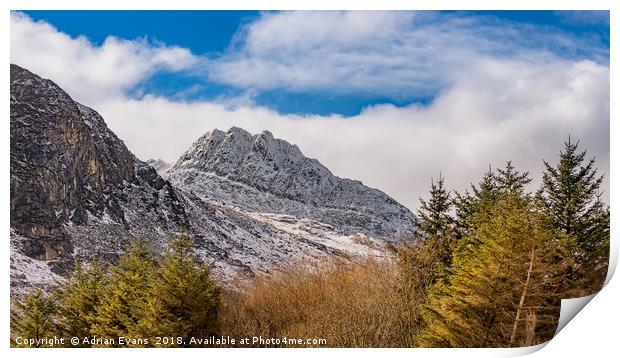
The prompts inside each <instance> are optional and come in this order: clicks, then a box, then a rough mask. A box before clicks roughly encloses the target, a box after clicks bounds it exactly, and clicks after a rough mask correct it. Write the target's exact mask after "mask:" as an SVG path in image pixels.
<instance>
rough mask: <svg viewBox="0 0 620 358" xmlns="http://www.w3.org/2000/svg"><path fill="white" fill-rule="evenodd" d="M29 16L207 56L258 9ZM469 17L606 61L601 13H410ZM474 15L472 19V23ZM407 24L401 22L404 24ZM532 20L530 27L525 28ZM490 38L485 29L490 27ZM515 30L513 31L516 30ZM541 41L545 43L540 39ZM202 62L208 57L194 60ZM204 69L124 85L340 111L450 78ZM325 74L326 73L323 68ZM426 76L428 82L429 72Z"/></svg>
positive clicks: (419, 92) (69, 30)
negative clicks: (361, 82) (364, 81)
mask: <svg viewBox="0 0 620 358" xmlns="http://www.w3.org/2000/svg"><path fill="white" fill-rule="evenodd" d="M24 13H26V14H27V15H28V16H29V17H30V18H32V19H33V20H40V21H45V22H47V23H49V24H51V25H53V26H54V27H55V28H57V29H58V30H59V31H61V32H63V33H66V34H68V35H70V36H71V37H74V38H76V37H78V36H84V37H86V38H87V39H88V40H89V41H90V42H91V43H92V44H93V45H94V46H100V45H102V44H103V43H104V41H105V39H106V38H107V37H108V36H115V37H118V38H121V39H127V40H134V39H146V40H147V41H148V42H150V43H153V44H160V43H162V44H165V45H168V46H179V47H182V48H185V49H188V50H190V51H191V53H192V54H193V55H196V56H199V57H201V58H205V59H208V60H210V61H217V60H218V59H220V58H222V57H227V56H229V57H230V54H231V53H234V52H236V51H238V50H239V47H243V46H244V43H243V42H244V39H243V36H244V35H243V32H244V28H246V27H247V26H249V25H251V24H252V23H253V22H257V21H259V20H260V19H261V16H263V15H265V13H260V12H257V11H25V12H24ZM454 18H456V19H465V20H472V19H473V20H475V22H474V23H473V24H472V25H469V26H470V28H472V29H474V30H475V27H476V26H480V28H481V29H484V31H487V32H493V31H495V30H496V29H501V28H503V27H504V26H505V25H506V24H510V26H515V27H516V28H522V30H518V31H524V32H526V31H539V32H544V33H546V34H552V35H554V36H563V37H570V38H573V39H575V40H576V41H575V44H576V45H574V46H573V45H571V46H563V45H562V44H561V43H558V42H556V41H554V40H553V37H552V36H549V37H547V38H545V39H544V40H543V42H542V43H541V41H537V40H535V39H532V41H531V42H532V43H531V44H530V43H529V41H528V39H527V38H516V39H513V38H512V37H511V36H510V35H507V36H508V37H509V40H515V44H514V46H515V48H518V49H519V50H524V49H528V47H531V48H532V49H544V50H546V51H549V52H551V53H552V54H553V55H554V56H558V57H561V58H566V59H587V58H591V59H595V60H596V61H599V62H602V63H606V62H607V63H608V53H609V14H608V13H607V12H572V11H445V12H440V13H431V12H428V13H427V14H424V15H423V16H417V17H416V18H414V19H413V20H412V22H413V21H418V22H420V19H421V22H422V23H431V24H435V23H436V24H441V23H442V22H444V21H446V19H454ZM478 22H479V23H478ZM404 26H407V25H404ZM530 26H532V27H533V29H535V30H529V29H528V27H530ZM489 36H490V37H492V36H493V35H492V34H489ZM517 37H518V36H517ZM544 41H546V42H544ZM490 51H491V52H493V51H496V54H494V55H497V56H502V55H512V53H511V51H512V49H511V48H510V46H508V47H506V48H502V49H494V50H490ZM205 66H206V67H208V66H209V64H208V63H207V64H205V65H202V66H201V67H205ZM208 72H209V70H208V69H207V70H204V69H203V70H195V69H188V70H184V71H173V72H171V71H158V72H155V73H152V74H150V75H149V76H145V77H144V78H143V79H142V80H141V81H139V82H138V83H136V84H134V86H132V88H129V89H127V91H126V92H127V95H129V96H133V97H140V96H143V95H145V94H154V95H159V96H165V97H169V98H174V99H176V100H186V101H201V100H227V99H233V100H234V99H236V98H240V97H241V98H246V99H251V101H252V103H253V104H255V105H259V106H264V107H267V108H270V109H273V110H275V111H277V112H279V113H283V114H319V115H327V114H339V115H342V116H352V115H356V114H359V113H360V112H361V111H362V109H363V108H365V107H367V106H370V105H374V104H378V103H388V104H393V105H396V106H407V105H410V104H412V103H420V104H428V103H430V102H432V101H433V100H434V98H435V97H436V96H437V94H438V93H440V92H441V91H442V90H444V89H445V88H446V86H448V85H449V82H450V81H449V80H446V79H437V80H436V83H435V84H433V85H431V86H430V87H429V88H426V87H425V88H419V87H420V86H411V87H406V86H405V88H398V87H396V88H395V89H390V88H389V85H385V87H388V88H381V87H378V88H371V89H370V90H368V89H357V88H356V87H355V86H354V85H352V86H349V88H345V89H338V90H332V89H331V88H330V87H329V86H324V87H319V88H314V87H312V86H309V87H308V86H306V87H302V88H291V87H290V86H277V85H276V86H269V85H268V86H261V85H260V84H259V85H256V84H253V83H250V84H245V83H241V84H240V83H227V81H222V80H221V78H214V77H217V76H211V75H208ZM325 75H326V76H329V73H326V74H325ZM426 81H429V82H432V81H434V79H433V78H429V79H427V80H426Z"/></svg>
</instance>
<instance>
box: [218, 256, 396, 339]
mask: <svg viewBox="0 0 620 358" xmlns="http://www.w3.org/2000/svg"><path fill="white" fill-rule="evenodd" d="M396 276H397V274H396V270H395V267H394V265H393V264H391V263H387V262H376V261H368V262H364V263H344V262H330V263H328V264H322V265H321V267H317V266H313V267H308V266H307V265H306V266H294V267H289V268H287V269H285V270H282V271H280V272H278V273H276V274H274V275H272V276H271V277H262V278H258V279H256V280H255V281H254V282H252V283H250V284H249V285H247V287H245V288H244V289H243V291H241V292H237V293H229V295H230V296H229V297H228V299H227V300H225V301H226V302H227V303H226V305H225V306H224V307H223V308H222V311H221V315H220V317H221V329H222V333H223V334H224V335H230V336H232V337H238V338H242V337H252V336H262V337H269V338H282V337H288V338H304V339H305V338H325V339H326V340H327V346H331V347H382V346H395V345H399V343H401V342H399V337H398V317H399V313H398V308H397V300H396V299H395V292H396V291H395V290H394V285H395V283H396Z"/></svg>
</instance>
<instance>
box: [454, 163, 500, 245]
mask: <svg viewBox="0 0 620 358" xmlns="http://www.w3.org/2000/svg"><path fill="white" fill-rule="evenodd" d="M471 189H472V192H471V193H470V192H469V191H468V190H465V192H464V193H463V194H459V193H455V194H454V200H453V205H454V207H455V209H456V210H455V213H456V219H455V232H456V238H457V240H460V239H461V238H462V237H464V236H466V235H467V234H468V233H469V231H470V230H471V229H472V227H473V226H474V222H473V219H474V217H475V214H476V213H478V212H479V211H481V210H484V209H485V208H489V207H491V205H492V204H493V203H494V202H495V200H497V197H498V195H499V192H500V191H499V188H498V187H497V177H496V176H495V173H493V170H492V169H491V165H489V170H488V171H487V172H485V173H484V175H483V177H482V180H481V181H480V182H479V183H478V186H476V185H474V184H472V185H471ZM487 214H488V213H487ZM480 216H482V214H481V213H478V217H480Z"/></svg>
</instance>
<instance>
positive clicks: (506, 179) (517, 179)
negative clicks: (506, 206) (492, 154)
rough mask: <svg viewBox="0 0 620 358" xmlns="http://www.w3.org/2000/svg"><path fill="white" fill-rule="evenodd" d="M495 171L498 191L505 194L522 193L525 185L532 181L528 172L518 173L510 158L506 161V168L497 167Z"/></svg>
mask: <svg viewBox="0 0 620 358" xmlns="http://www.w3.org/2000/svg"><path fill="white" fill-rule="evenodd" d="M497 173H498V174H497V175H496V177H495V178H496V179H495V180H496V187H497V188H498V189H499V191H501V192H504V193H507V194H516V195H521V194H523V192H524V190H525V186H526V185H527V184H529V183H530V182H531V181H532V179H530V178H529V173H528V172H524V173H520V172H519V171H518V170H516V169H515V167H513V166H512V162H511V161H510V160H509V161H508V162H506V168H505V169H503V170H502V169H497Z"/></svg>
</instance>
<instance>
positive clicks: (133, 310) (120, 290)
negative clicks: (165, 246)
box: [93, 237, 156, 338]
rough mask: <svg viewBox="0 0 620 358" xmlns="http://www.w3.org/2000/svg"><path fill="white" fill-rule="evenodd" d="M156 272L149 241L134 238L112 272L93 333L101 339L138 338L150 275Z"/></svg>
mask: <svg viewBox="0 0 620 358" xmlns="http://www.w3.org/2000/svg"><path fill="white" fill-rule="evenodd" d="M155 269H156V265H155V258H154V253H153V250H152V248H151V247H150V246H149V243H148V241H147V240H146V239H145V238H143V237H139V238H136V239H135V240H134V241H133V242H132V243H131V244H130V245H129V247H128V248H127V250H126V252H125V254H123V255H122V256H121V258H120V261H119V264H118V265H117V266H115V267H113V268H112V271H111V274H110V278H109V280H108V282H107V284H106V286H105V290H104V292H103V297H102V299H101V304H100V305H99V306H98V307H97V318H96V322H95V324H94V325H93V333H94V334H95V335H97V336H100V337H109V338H116V337H120V336H124V337H139V335H138V332H137V330H138V324H139V321H140V319H141V317H142V316H143V311H144V307H145V306H146V301H147V294H148V290H149V285H150V284H151V283H152V281H151V275H152V274H153V272H154V271H155Z"/></svg>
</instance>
